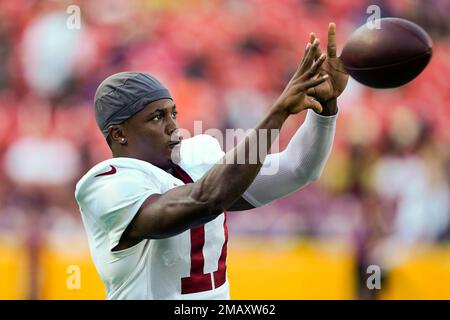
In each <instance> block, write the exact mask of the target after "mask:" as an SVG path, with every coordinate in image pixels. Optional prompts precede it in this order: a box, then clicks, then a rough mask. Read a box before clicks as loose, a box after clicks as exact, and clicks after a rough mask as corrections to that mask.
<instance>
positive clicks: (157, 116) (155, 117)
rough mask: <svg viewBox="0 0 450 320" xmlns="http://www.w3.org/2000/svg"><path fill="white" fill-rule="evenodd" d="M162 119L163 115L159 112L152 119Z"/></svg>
mask: <svg viewBox="0 0 450 320" xmlns="http://www.w3.org/2000/svg"><path fill="white" fill-rule="evenodd" d="M161 119H162V115H160V114H158V115H156V116H154V117H153V118H152V119H151V120H152V121H158V120H161Z"/></svg>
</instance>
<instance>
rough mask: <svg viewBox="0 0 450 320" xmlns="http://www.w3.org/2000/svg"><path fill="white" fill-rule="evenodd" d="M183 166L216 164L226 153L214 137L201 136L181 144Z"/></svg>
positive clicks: (184, 140) (185, 140)
mask: <svg viewBox="0 0 450 320" xmlns="http://www.w3.org/2000/svg"><path fill="white" fill-rule="evenodd" d="M180 153H181V165H182V166H183V165H184V166H188V167H190V166H196V165H201V164H209V165H212V164H214V163H216V162H217V161H218V160H219V159H220V158H221V157H222V156H223V155H224V152H223V150H222V147H221V145H220V142H219V141H218V140H217V139H216V138H214V137H213V136H210V135H207V134H199V135H196V136H194V137H192V138H189V139H183V141H182V142H181V149H180Z"/></svg>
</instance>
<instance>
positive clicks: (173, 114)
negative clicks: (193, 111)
mask: <svg viewBox="0 0 450 320" xmlns="http://www.w3.org/2000/svg"><path fill="white" fill-rule="evenodd" d="M177 114H178V112H176V111H174V112H172V118H174V119H175V118H176V117H177Z"/></svg>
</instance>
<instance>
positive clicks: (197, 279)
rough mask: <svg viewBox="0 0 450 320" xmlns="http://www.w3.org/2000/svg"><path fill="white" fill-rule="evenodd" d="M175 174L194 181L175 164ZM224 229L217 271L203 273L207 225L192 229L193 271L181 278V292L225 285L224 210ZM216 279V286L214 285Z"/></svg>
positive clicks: (225, 244)
mask: <svg viewBox="0 0 450 320" xmlns="http://www.w3.org/2000/svg"><path fill="white" fill-rule="evenodd" d="M174 175H175V176H176V177H177V178H179V179H180V180H181V181H183V182H184V183H192V182H193V181H192V179H191V177H190V176H189V175H188V174H187V173H186V172H185V171H184V170H183V169H182V168H181V167H179V166H175V168H174ZM224 215H225V218H224V221H223V230H224V233H225V241H224V243H223V246H222V252H221V254H220V258H219V262H218V265H219V267H218V268H217V270H216V271H214V272H213V273H212V275H211V273H203V268H204V266H205V257H204V256H203V246H204V245H205V226H204V225H202V226H199V227H196V228H192V229H191V272H190V276H189V277H186V278H181V294H188V293H196V292H202V291H208V290H212V289H214V288H218V287H220V286H221V285H223V284H224V283H225V281H226V271H227V264H226V260H227V242H228V228H227V213H226V212H224ZM213 279H214V287H213Z"/></svg>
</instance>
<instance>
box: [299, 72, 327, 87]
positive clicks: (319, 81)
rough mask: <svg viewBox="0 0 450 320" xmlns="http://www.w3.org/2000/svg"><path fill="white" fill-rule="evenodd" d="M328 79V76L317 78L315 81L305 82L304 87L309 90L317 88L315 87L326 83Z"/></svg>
mask: <svg viewBox="0 0 450 320" xmlns="http://www.w3.org/2000/svg"><path fill="white" fill-rule="evenodd" d="M327 79H328V75H327V74H326V75H324V76H321V77H318V78H315V79H310V80H308V81H305V82H303V83H302V87H303V88H305V89H309V88H312V87H315V86H317V85H319V84H321V83H322V82H324V81H326V80H327Z"/></svg>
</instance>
